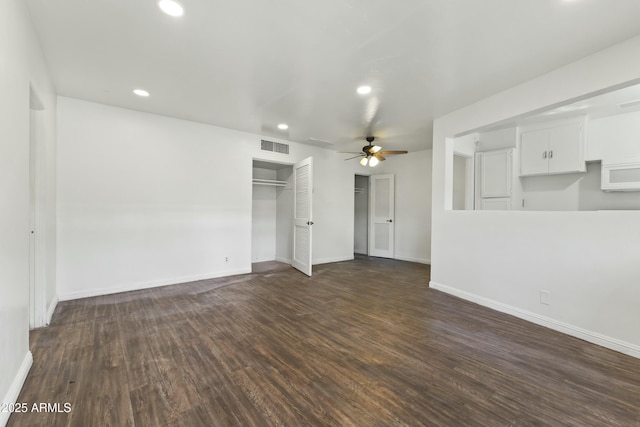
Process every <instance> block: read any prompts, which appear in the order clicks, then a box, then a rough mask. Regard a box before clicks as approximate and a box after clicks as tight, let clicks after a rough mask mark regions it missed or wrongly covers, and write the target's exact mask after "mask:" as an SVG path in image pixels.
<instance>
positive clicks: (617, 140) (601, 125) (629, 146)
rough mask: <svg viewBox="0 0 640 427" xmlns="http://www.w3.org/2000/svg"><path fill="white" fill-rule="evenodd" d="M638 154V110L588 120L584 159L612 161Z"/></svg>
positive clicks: (639, 133) (639, 137)
mask: <svg viewBox="0 0 640 427" xmlns="http://www.w3.org/2000/svg"><path fill="white" fill-rule="evenodd" d="M638 155H640V111H636V112H633V113H626V114H619V115H616V116H607V117H601V118H596V119H592V120H589V121H588V122H587V149H586V159H587V161H589V160H603V159H604V160H605V161H607V160H608V161H612V160H618V159H624V158H627V157H634V156H638Z"/></svg>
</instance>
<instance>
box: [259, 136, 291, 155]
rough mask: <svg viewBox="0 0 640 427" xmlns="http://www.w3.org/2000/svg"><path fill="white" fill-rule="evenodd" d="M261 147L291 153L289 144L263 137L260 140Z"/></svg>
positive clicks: (265, 149)
mask: <svg viewBox="0 0 640 427" xmlns="http://www.w3.org/2000/svg"><path fill="white" fill-rule="evenodd" d="M260 149H261V150H262V151H273V152H274V153H280V154H289V144H281V143H279V142H273V141H267V140H266V139H263V140H262V141H261V142H260Z"/></svg>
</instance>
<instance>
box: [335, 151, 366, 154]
mask: <svg viewBox="0 0 640 427" xmlns="http://www.w3.org/2000/svg"><path fill="white" fill-rule="evenodd" d="M338 154H362V151H338Z"/></svg>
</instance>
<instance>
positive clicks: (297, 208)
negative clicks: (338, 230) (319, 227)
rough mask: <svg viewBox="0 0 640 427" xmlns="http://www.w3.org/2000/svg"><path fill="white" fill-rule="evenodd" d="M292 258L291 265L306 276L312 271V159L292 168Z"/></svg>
mask: <svg viewBox="0 0 640 427" xmlns="http://www.w3.org/2000/svg"><path fill="white" fill-rule="evenodd" d="M293 176H294V178H293V194H294V196H293V197H294V201H293V256H292V262H291V265H292V266H293V267H295V268H297V269H298V270H300V271H301V272H303V273H304V274H306V275H307V276H311V270H312V264H311V260H312V252H311V245H312V242H313V240H312V236H313V232H312V230H313V227H312V226H313V209H312V207H313V158H312V157H308V158H306V159H304V160H302V161H301V162H300V163H297V164H296V165H294V167H293Z"/></svg>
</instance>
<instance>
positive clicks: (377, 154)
mask: <svg viewBox="0 0 640 427" xmlns="http://www.w3.org/2000/svg"><path fill="white" fill-rule="evenodd" d="M373 157H375V158H376V159H378V160H380V161H381V162H384V161H385V160H387V159H385V158H384V156H381V155H380V153H375V154H374V155H373Z"/></svg>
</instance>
